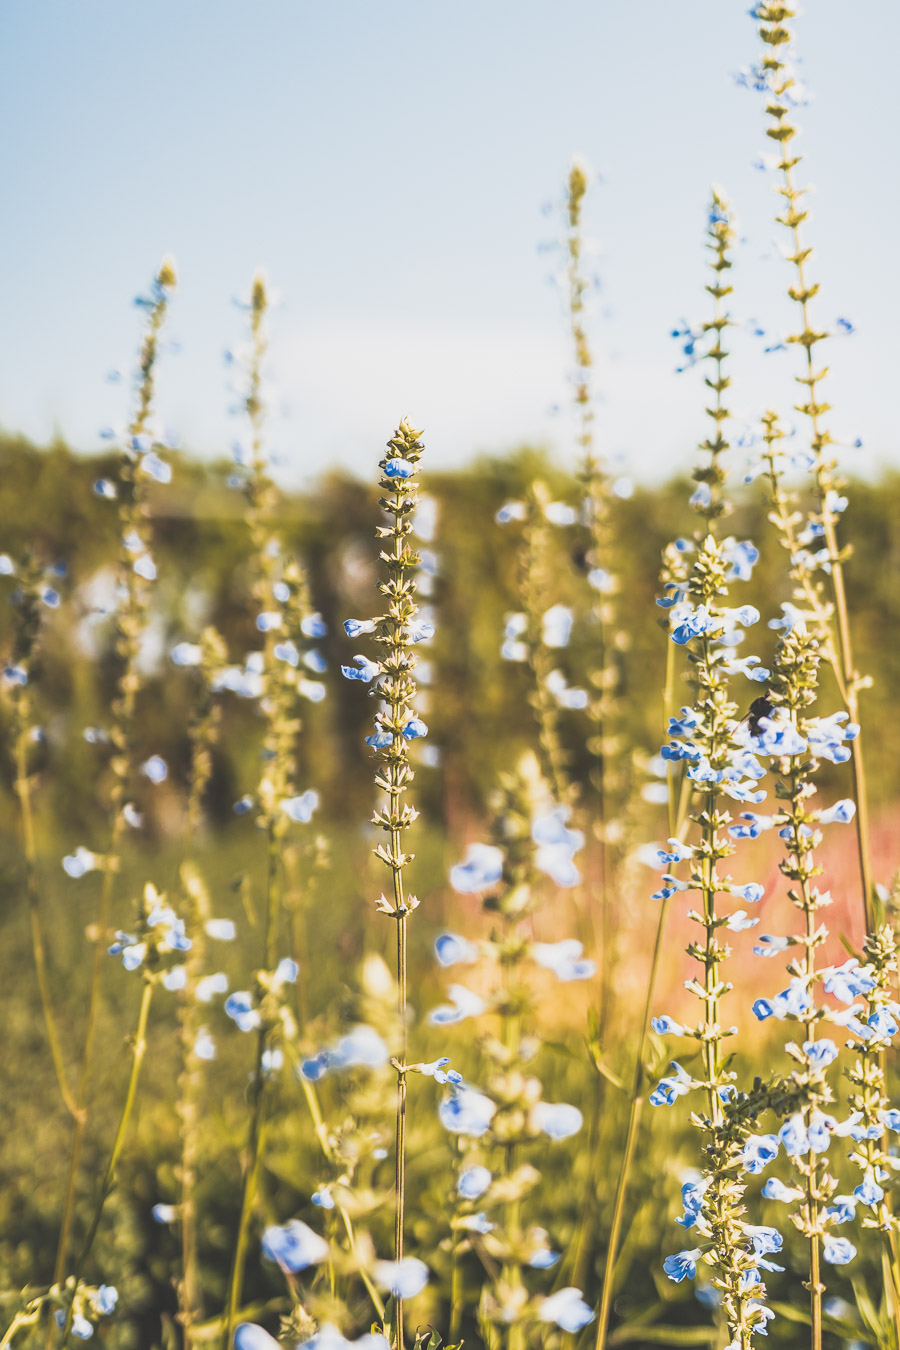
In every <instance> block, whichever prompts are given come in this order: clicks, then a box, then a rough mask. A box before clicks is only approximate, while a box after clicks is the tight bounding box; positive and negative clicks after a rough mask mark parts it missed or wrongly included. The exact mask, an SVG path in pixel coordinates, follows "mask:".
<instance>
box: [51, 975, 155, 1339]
mask: <svg viewBox="0 0 900 1350" xmlns="http://www.w3.org/2000/svg"><path fill="white" fill-rule="evenodd" d="M153 989H154V981H153V980H150V979H145V980H144V988H143V992H142V994H141V1006H140V1011H139V1013H138V1022H137V1029H136V1031H135V1033H134V1042H133V1049H132V1055H131V1073H130V1075H129V1078H128V1090H127V1092H126V1094H125V1105H124V1106H123V1108H122V1114H121V1116H120V1117H119V1127H118V1129H117V1130H116V1137H115V1140H114V1141H113V1146H112V1152H111V1153H110V1155H109V1161H108V1162H107V1164H106V1171H105V1172H104V1174H103V1180H102V1182H101V1183H100V1190H99V1193H98V1195H97V1203H96V1205H95V1207H94V1214H93V1218H92V1219H91V1223H90V1227H89V1228H88V1231H87V1237H86V1238H85V1240H84V1245H83V1246H82V1248H81V1253H80V1255H79V1257H78V1260H77V1262H76V1264H75V1271H74V1287H73V1298H72V1302H71V1303H70V1304H69V1308H68V1312H67V1314H66V1324H65V1327H64V1328H63V1335H62V1341H61V1343H60V1347H59V1350H65V1346H66V1342H67V1341H68V1339H69V1335H70V1333H71V1330H72V1318H73V1315H74V1309H75V1300H74V1294H75V1293H76V1292H77V1290H78V1285H79V1282H80V1280H81V1277H82V1275H83V1273H84V1268H85V1266H86V1264H87V1260H88V1257H89V1256H90V1254H91V1248H92V1247H93V1245H94V1238H95V1237H96V1236H97V1230H98V1228H99V1227H100V1220H101V1218H102V1217H103V1207H104V1205H105V1204H106V1201H107V1199H108V1198H109V1196H110V1194H111V1193H112V1190H113V1187H114V1185H115V1180H116V1166H117V1164H118V1161H119V1156H120V1154H121V1152H122V1147H123V1145H124V1143H125V1137H126V1134H127V1133H128V1126H129V1123H130V1121H131V1112H132V1109H133V1107H134V1103H135V1099H136V1097H137V1088H138V1080H139V1078H140V1073H141V1065H142V1064H143V1062H144V1055H145V1053H146V1050H147V1020H148V1018H149V1016H150V1004H151V1001H152V998H153Z"/></svg>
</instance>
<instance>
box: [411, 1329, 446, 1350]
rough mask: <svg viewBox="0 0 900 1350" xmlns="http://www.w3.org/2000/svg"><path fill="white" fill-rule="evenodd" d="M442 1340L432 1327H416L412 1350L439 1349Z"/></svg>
mask: <svg viewBox="0 0 900 1350" xmlns="http://www.w3.org/2000/svg"><path fill="white" fill-rule="evenodd" d="M443 1343H444V1342H443V1340H442V1339H441V1336H440V1335H439V1333H438V1332H437V1331H435V1329H434V1327H427V1326H426V1327H416V1338H415V1340H414V1341H413V1350H440V1347H441V1346H442V1345H443Z"/></svg>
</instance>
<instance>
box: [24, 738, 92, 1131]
mask: <svg viewBox="0 0 900 1350" xmlns="http://www.w3.org/2000/svg"><path fill="white" fill-rule="evenodd" d="M15 790H16V796H17V797H18V799H19V814H20V817H21V821H22V852H23V854H24V856H25V889H26V892H27V895H28V914H29V919H30V923H31V946H32V951H33V952H34V967H35V972H36V974H37V982H38V991H39V993H40V998H41V1010H42V1012H43V1014H44V1026H45V1028H46V1032H47V1043H48V1045H49V1047H50V1057H51V1059H52V1060H53V1069H54V1072H55V1073H56V1081H57V1083H58V1084H59V1090H60V1093H61V1095H62V1099H63V1101H64V1102H65V1105H66V1109H67V1110H68V1112H69V1114H70V1115H71V1116H72V1117H73V1118H75V1119H77V1117H78V1104H77V1102H76V1100H75V1097H74V1096H73V1094H72V1089H71V1088H70V1086H69V1081H68V1075H67V1074H66V1066H65V1060H64V1059H63V1053H62V1046H61V1045H60V1039H59V1029H58V1027H57V1025H56V1016H55V1014H54V1012H53V1000H52V997H51V993H50V980H49V977H48V974H47V955H46V948H45V945H44V930H43V924H42V922H41V909H40V894H39V891H38V884H37V849H36V847H35V837H34V814H33V812H32V807H31V784H30V779H29V776H28V730H27V727H26V726H25V724H24V722H23V723H22V724H21V725H20V726H19V727H18V730H17V735H16V784H15Z"/></svg>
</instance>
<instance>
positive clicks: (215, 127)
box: [0, 0, 900, 482]
mask: <svg viewBox="0 0 900 1350" xmlns="http://www.w3.org/2000/svg"><path fill="white" fill-rule="evenodd" d="M748 7H749V0H679V2H678V3H675V0H628V2H627V3H626V4H622V3H616V4H613V3H612V2H611V0H455V3H454V4H452V5H450V4H446V3H443V4H439V3H437V2H436V0H332V3H330V4H322V3H312V0H253V3H250V0H216V3H211V0H191V3H188V4H185V3H184V0H154V4H153V5H152V6H147V5H137V4H123V3H122V0H81V3H73V0H41V3H40V4H35V3H34V2H33V0H4V3H3V4H2V6H0V63H2V65H0V103H2V105H3V106H2V118H3V124H4V126H5V129H6V134H5V135H4V136H3V137H2V138H0V142H2V143H0V173H2V181H3V183H4V185H5V188H6V192H5V198H6V207H5V210H4V212H3V214H2V218H0V243H2V247H0V268H2V271H3V273H4V275H3V308H4V310H5V316H4V317H5V322H4V323H3V324H2V325H0V329H2V332H0V426H2V427H3V428H5V429H6V430H8V431H21V432H24V433H26V434H27V435H28V436H30V437H32V438H33V439H35V440H37V441H38V442H41V443H43V442H46V441H47V440H49V439H50V438H52V437H53V436H54V435H57V434H60V435H62V436H64V437H65V438H66V439H68V440H69V441H70V442H71V443H72V444H74V445H76V446H77V447H78V448H80V449H84V450H92V449H97V448H99V447H100V445H101V444H102V442H101V441H100V440H99V439H98V432H99V430H100V428H102V427H104V426H106V425H110V424H112V425H121V424H124V423H125V422H126V421H127V411H128V406H127V400H128V382H127V381H122V382H120V383H118V384H116V383H112V382H110V381H109V379H108V374H109V372H110V371H113V370H116V369H120V370H123V371H126V372H127V371H129V370H130V368H131V367H132V365H133V360H134V353H135V350H136V345H137V341H138V337H139V324H140V314H139V312H138V311H137V310H136V309H135V308H134V307H133V304H132V300H133V297H134V296H135V295H136V294H137V293H138V292H140V291H141V290H143V289H145V288H146V285H147V283H148V281H149V280H150V278H151V277H152V274H153V271H154V269H155V267H156V265H157V264H158V262H159V260H160V258H161V257H162V255H163V254H164V253H166V252H170V253H172V254H173V255H174V257H175V260H176V263H177V267H178V272H179V278H180V286H179V292H178V295H177V297H176V300H175V302H174V305H173V312H172V317H171V323H170V325H169V336H170V338H171V339H172V340H173V343H174V344H175V345H176V348H177V349H176V350H172V351H166V352H165V353H164V355H163V359H162V361H161V365H160V370H159V380H158V407H159V415H160V419H161V423H162V424H163V425H165V426H167V427H172V428H175V429H176V430H177V432H178V433H179V434H180V436H181V437H182V440H183V443H184V445H185V447H186V448H188V449H190V450H192V451H194V452H196V453H199V454H204V455H218V454H222V453H223V452H227V451H228V450H229V447H230V446H231V444H232V442H233V441H234V440H235V439H236V437H237V436H239V434H240V426H239V424H238V423H237V421H236V420H235V419H234V417H233V416H231V415H230V414H229V408H230V406H231V405H232V404H233V402H234V399H233V396H232V395H231V394H230V393H229V390H228V387H227V380H228V374H227V370H226V368H225V364H224V361H223V353H224V352H225V351H226V349H228V348H231V347H234V346H235V345H239V344H240V343H241V341H242V335H243V328H242V325H243V322H244V320H243V317H242V314H241V312H240V310H239V309H238V308H237V307H235V305H234V303H233V299H234V297H236V296H240V294H241V293H244V292H246V291H247V289H248V287H249V282H250V279H251V277H252V275H253V273H254V271H255V270H256V269H257V268H259V267H264V268H265V269H266V272H267V275H268V278H269V280H270V283H271V285H272V286H273V287H274V288H275V289H276V291H277V292H278V293H279V295H280V297H281V298H280V303H279V305H278V308H277V309H276V310H275V311H274V312H273V316H272V324H271V329H272V334H271V335H272V345H271V375H272V379H273V385H272V395H271V402H272V406H273V409H274V412H275V416H274V417H273V423H272V428H271V444H272V449H273V452H274V453H276V454H277V455H278V457H279V459H280V462H281V464H282V473H283V475H284V476H285V477H286V478H287V479H290V480H291V481H297V482H303V481H307V480H309V479H310V478H312V477H314V476H315V475H316V473H317V472H319V471H320V470H321V469H323V468H331V467H334V466H336V465H337V466H343V467H346V468H348V469H350V470H352V471H353V472H356V473H360V474H371V472H372V471H373V469H374V466H375V464H376V462H377V459H378V457H379V454H380V451H381V447H382V445H383V443H384V441H385V440H386V438H387V436H388V435H389V434H390V432H391V430H392V428H393V427H394V426H395V425H396V423H397V421H398V420H399V418H400V417H401V416H403V415H405V414H409V415H411V416H412V418H413V420H414V421H416V422H417V423H418V425H419V426H423V427H424V428H425V432H426V443H427V445H428V453H429V459H430V461H431V462H432V463H434V464H435V465H440V466H441V467H445V466H455V465H460V464H462V463H464V462H465V461H466V460H467V459H469V458H470V457H471V456H473V455H474V454H476V453H481V452H489V453H502V452H505V451H507V450H510V449H512V448H514V447H515V446H517V445H520V444H522V443H525V442H528V443H531V444H543V445H546V446H547V447H548V448H549V449H550V450H551V452H552V453H553V454H554V455H556V456H558V457H559V458H560V459H561V460H564V461H566V462H568V461H569V460H571V458H572V455H573V439H574V437H573V429H574V421H573V418H572V415H571V406H570V405H571V385H570V383H569V373H570V370H571V365H572V360H571V351H570V344H569V341H568V340H567V333H566V326H565V319H564V311H563V306H562V296H561V292H560V289H559V286H558V284H555V283H554V280H553V278H554V274H556V273H558V271H559V268H560V263H561V255H560V253H559V251H558V248H557V249H555V248H554V247H553V244H554V241H555V240H557V241H558V239H559V235H560V220H561V217H560V214H559V208H560V205H561V194H562V184H563V181H564V178H565V175H566V172H567V169H568V165H569V163H570V161H571V158H572V156H573V154H578V155H580V156H581V157H582V158H583V159H584V160H586V161H587V163H588V164H589V165H591V166H592V168H593V169H594V170H595V172H596V178H595V181H594V183H593V185H592V188H591V193H590V197H589V200H588V205H587V231H588V234H589V235H590V236H591V238H592V239H593V240H595V241H596V253H595V254H593V255H592V257H591V267H592V270H594V271H595V272H596V274H597V276H598V279H599V281H600V283H601V284H600V288H599V290H598V292H597V294H596V296H595V299H594V303H593V307H592V312H591V314H590V316H589V331H590V340H591V344H592V347H593V348H594V351H595V353H596V358H597V365H596V383H597V388H598V396H599V406H598V416H597V434H598V444H599V446H600V448H601V449H602V450H603V452H604V453H605V454H606V455H607V456H608V458H609V460H610V462H611V463H613V464H614V465H621V468H622V472H623V473H629V474H632V475H635V476H637V477H638V478H641V479H650V480H652V479H653V478H655V477H657V476H659V475H661V474H664V473H667V472H669V471H671V470H672V469H673V468H676V467H680V466H683V465H685V464H687V463H688V462H689V460H690V456H691V453H692V447H693V446H694V445H695V444H696V442H697V440H698V439H699V438H701V437H702V436H704V435H705V428H704V427H703V408H704V406H705V400H704V393H705V391H704V389H703V385H702V372H700V371H699V370H696V369H695V370H692V371H689V372H687V373H685V374H682V375H677V374H676V373H675V368H676V366H677V365H678V364H679V352H678V350H677V347H676V344H675V343H674V342H673V341H672V339H671V337H670V331H671V329H672V327H673V326H674V325H675V324H676V323H677V321H678V320H679V319H680V318H682V317H684V318H688V319H695V318H702V317H704V316H705V314H706V313H707V305H705V304H704V301H705V299H706V297H705V296H704V292H703V286H704V284H705V281H706V279H707V278H706V277H705V275H704V266H705V263H704V226H705V217H706V206H707V201H708V198H709V191H710V185H711V184H712V183H713V182H716V183H719V184H721V185H722V186H723V187H724V188H725V190H726V192H727V194H728V195H729V196H730V198H731V199H732V201H733V203H734V207H735V210H736V212H737V215H738V219H739V233H740V236H741V243H740V245H739V247H738V249H737V256H736V265H735V269H734V274H733V281H734V285H735V294H734V296H733V298H732V302H731V303H732V310H733V313H734V316H735V318H737V319H739V320H741V321H742V322H743V321H745V320H750V319H755V320H758V321H759V322H760V323H761V324H762V325H763V326H765V327H766V329H767V331H769V332H771V333H773V334H777V333H779V332H781V331H786V329H787V325H788V324H789V322H790V318H789V314H788V306H787V303H786V302H785V300H784V297H783V292H784V289H785V286H786V284H787V280H788V270H789V269H788V268H787V265H786V264H785V263H784V261H783V260H782V259H781V258H780V256H779V254H778V251H777V248H776V246H775V241H776V240H777V238H778V235H779V230H778V227H776V226H775V225H774V224H773V223H772V218H773V215H774V208H775V205H776V198H775V197H774V196H773V195H772V191H771V181H770V179H769V177H768V176H767V175H766V174H765V173H761V172H760V171H759V170H757V169H755V168H753V160H754V158H755V157H756V156H757V155H758V154H759V153H760V152H761V151H763V150H765V149H766V148H767V147H766V139H765V136H764V128H763V123H764V117H763V107H762V103H761V100H760V98H759V96H758V95H755V94H753V93H750V92H747V91H746V90H742V89H740V88H738V87H737V86H736V84H735V82H734V80H733V78H732V73H733V72H734V71H736V70H737V69H739V68H740V67H741V66H745V65H746V64H748V62H750V61H752V60H753V59H755V57H756V54H757V39H756V36H755V25H754V23H753V21H752V20H751V19H750V18H749V17H748V15H747V9H748ZM797 28H798V37H799V55H800V56H801V58H802V61H803V71H804V76H805V79H806V80H807V81H808V83H809V85H810V87H811V89H812V91H813V94H814V98H813V101H812V102H811V104H810V105H809V107H807V108H804V109H803V110H802V111H801V113H800V114H799V121H800V122H801V125H802V127H803V136H802V138H801V141H800V145H801V147H802V149H803V151H804V153H805V154H806V155H807V160H806V163H805V165H804V169H803V171H802V173H803V178H804V181H812V182H813V183H814V184H815V187H816V191H815V194H814V195H813V196H812V197H811V198H810V203H811V206H812V208H813V215H812V219H811V222H810V225H809V227H808V240H809V242H810V243H813V244H814V246H815V249H816V253H815V257H814V260H813V275H814V277H815V279H816V280H819V281H820V282H821V284H822V292H821V295H820V297H819V298H818V299H817V301H816V305H817V309H816V311H815V314H816V318H817V320H818V322H819V324H820V325H821V326H828V325H829V324H831V323H833V321H834V319H835V318H836V317H837V316H845V317H848V318H850V319H851V320H852V322H853V323H854V324H855V325H856V328H857V331H856V332H855V333H854V334H853V335H852V336H851V337H848V338H846V339H842V340H841V341H840V342H837V341H836V342H834V343H832V344H829V354H828V360H829V364H830V366H831V370H832V375H831V377H830V380H829V388H828V393H829V397H830V401H831V402H832V403H833V405H834V413H833V414H832V423H831V425H832V430H833V433H834V435H835V436H836V437H837V438H838V439H841V440H846V441H847V442H852V441H853V440H854V439H856V438H857V437H861V438H862V440H863V442H864V448H863V449H862V450H847V452H846V455H845V457H844V463H845V464H846V466H847V467H848V468H851V469H852V468H857V467H858V468H860V469H863V470H869V469H872V468H873V467H875V466H877V465H879V464H883V463H888V464H893V465H895V466H898V467H900V437H898V435H897V429H896V420H895V417H894V408H893V390H894V388H895V387H896V374H895V366H894V361H895V355H894V353H895V349H896V341H895V322H896V320H895V316H896V315H898V314H900V272H898V268H897V262H896V251H895V249H896V246H895V236H896V228H897V226H896V222H897V221H898V219H900V176H898V174H897V173H896V139H897V129H898V112H900V82H898V81H897V79H896V72H895V53H896V51H897V50H898V47H900V7H898V6H897V5H896V4H895V3H893V0H860V3H858V4H857V5H855V6H854V7H853V8H852V12H851V11H850V10H848V8H847V6H846V4H845V3H839V2H838V0H808V4H807V7H806V10H805V12H803V13H802V14H801V17H800V19H799V20H798V25H797ZM763 345H764V343H763V342H761V341H760V340H758V339H755V338H753V337H751V336H750V333H749V332H744V331H743V330H741V331H739V332H737V333H736V334H735V336H734V341H733V349H734V354H735V355H734V361H733V365H732V370H731V373H732V378H733V388H732V391H731V394H730V397H731V406H732V409H733V411H734V412H735V414H736V419H737V422H738V424H739V425H740V424H742V423H743V422H745V421H746V422H748V423H752V422H753V421H754V420H755V419H756V418H757V417H758V416H759V414H760V412H761V411H762V410H763V409H764V408H766V407H768V406H774V407H775V408H776V410H777V411H779V412H780V413H782V414H783V415H788V414H789V412H790V405H791V401H792V398H793V397H794V393H793V390H792V373H793V370H794V369H795V366H794V354H793V353H789V354H784V353H776V354H770V355H765V354H764V353H763V351H762V347H763Z"/></svg>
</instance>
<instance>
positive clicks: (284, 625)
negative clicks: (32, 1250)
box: [219, 275, 324, 1350]
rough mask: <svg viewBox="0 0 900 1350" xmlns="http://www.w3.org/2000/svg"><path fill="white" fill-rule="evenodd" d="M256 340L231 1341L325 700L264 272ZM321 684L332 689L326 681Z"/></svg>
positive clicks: (242, 679)
mask: <svg viewBox="0 0 900 1350" xmlns="http://www.w3.org/2000/svg"><path fill="white" fill-rule="evenodd" d="M246 308H247V313H248V322H249V329H250V346H249V352H248V355H247V358H246V362H245V365H244V368H243V372H242V375H243V382H242V384H241V386H240V404H239V408H238V411H240V412H242V413H243V414H244V415H245V416H246V419H247V424H248V427H249V447H248V451H247V454H246V456H245V457H244V458H245V463H246V468H247V473H246V478H245V480H244V483H243V486H244V490H245V494H246V498H247V504H248V505H247V523H248V526H249V531H250V540H251V551H252V553H251V556H252V563H253V567H254V569H255V576H254V580H253V598H254V601H255V604H256V608H257V614H256V627H257V630H258V631H259V632H260V633H261V634H263V637H264V646H263V650H262V652H260V653H254V654H253V655H252V656H251V657H250V658H248V661H247V669H246V670H245V671H243V672H242V671H240V669H239V668H237V669H236V668H231V669H230V670H226V671H225V672H224V674H223V676H222V677H220V681H219V682H220V683H221V684H222V685H223V686H224V687H226V688H234V689H235V690H236V692H239V693H244V694H253V695H258V696H259V697H260V707H261V711H262V715H263V718H264V725H265V730H264V733H263V739H262V746H261V759H262V768H261V771H260V777H259V780H258V783H257V787H256V795H255V799H254V798H249V799H245V800H246V805H247V807H248V808H252V807H253V806H254V805H255V807H256V822H257V825H258V827H259V829H260V830H261V831H262V832H263V834H264V835H265V840H266V855H265V889H264V899H263V915H262V924H261V928H262V932H261V943H260V967H259V969H258V970H257V972H256V990H255V999H254V997H253V996H251V994H250V993H249V992H246V991H240V992H239V993H237V994H233V995H231V996H230V997H229V999H228V1000H227V1001H226V1004H225V1009H226V1012H228V1013H229V1015H230V1016H231V1017H233V1018H234V1020H235V1022H236V1023H237V1025H238V1026H239V1027H240V1028H241V1030H243V1031H253V1030H255V1031H256V1061H255V1065H254V1070H253V1079H252V1086H251V1090H250V1127H249V1137H248V1145H247V1162H246V1165H245V1168H244V1177H243V1184H242V1189H241V1208H240V1216H239V1219H238V1230H237V1237H236V1241H235V1247H234V1252H233V1255H232V1264H231V1274H230V1277H229V1281H228V1295H227V1302H226V1307H225V1313H224V1317H223V1345H224V1347H225V1350H228V1348H229V1347H230V1345H231V1337H232V1332H233V1329H234V1324H235V1318H236V1316H237V1310H238V1307H239V1304H240V1299H241V1290H242V1287H243V1277H244V1265H245V1262H246V1256H247V1249H248V1243H249V1236H250V1222H251V1218H252V1214H253V1207H254V1204H255V1201H256V1196H257V1190H258V1186H259V1177H260V1172H261V1169H262V1164H263V1155H264V1148H265V1132H266V1111H267V1107H268V1102H267V1095H268V1094H267V1083H268V1073H267V1065H268V1063H269V1062H270V1052H271V1051H272V1050H273V1049H274V1046H275V1040H276V1039H277V1038H278V1036H279V1035H280V1034H282V1032H283V1031H284V1030H285V1019H288V1021H289V1023H290V1026H289V1027H288V1028H287V1029H288V1030H289V1031H291V1030H292V1031H294V1032H295V1030H296V1028H295V1025H294V1022H293V1015H292V1014H291V1013H290V1012H289V1010H288V1008H287V1006H286V1004H285V1002H284V998H283V993H282V991H283V987H284V985H285V984H291V983H293V982H294V981H295V980H296V978H297V973H298V971H297V966H296V963H295V962H294V961H292V960H290V959H288V958H286V959H284V960H282V961H279V960H278V946H279V941H280V939H281V927H282V925H281V917H282V890H283V882H284V877H283V868H282V863H281V853H282V847H283V841H284V838H285V835H286V832H287V830H288V828H289V825H290V822H291V821H292V820H295V821H300V822H303V823H305V822H308V821H309V819H310V818H311V816H312V813H313V811H314V810H315V808H316V806H317V805H318V794H317V793H316V792H315V791H314V790H311V789H310V790H308V791H307V792H305V793H303V794H301V795H299V796H298V795H297V794H296V767H297V766H296V742H297V737H298V735H299V732H300V727H301V724H300V720H299V717H298V711H297V710H298V703H299V699H300V697H301V695H303V694H304V692H305V693H306V694H307V696H309V697H312V698H318V697H319V696H320V695H319V694H318V693H313V692H312V685H311V684H310V682H308V681H306V679H305V677H304V675H303V673H302V663H303V661H304V653H303V650H302V649H303V645H304V639H306V638H307V637H319V636H321V635H322V634H323V633H324V625H323V624H322V620H321V617H320V616H319V615H318V614H314V613H312V611H311V609H310V603H309V595H308V588H307V584H306V578H305V575H304V573H303V571H302V569H301V568H300V566H299V564H298V563H297V561H296V560H295V559H291V558H287V559H286V558H285V557H284V556H283V544H282V540H281V538H280V536H279V534H278V531H277V528H276V526H275V524H274V521H273V513H274V509H275V505H276V502H277V499H278V494H277V489H276V487H275V484H274V483H273V481H272V478H271V476H270V473H269V457H268V452H267V447H266V414H267V408H266V402H265V396H264V395H265V391H264V383H263V367H264V361H265V356H266V351H267V346H268V335H267V328H266V320H267V314H268V309H269V296H268V292H267V288H266V283H265V279H264V278H263V277H262V275H257V276H256V277H254V279H253V283H252V286H251V291H250V301H249V304H248V305H247V306H246ZM316 689H317V690H321V692H322V693H324V688H323V686H321V685H317V686H316Z"/></svg>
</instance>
